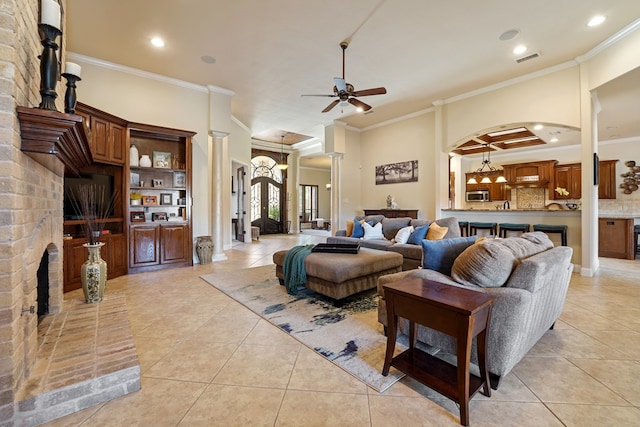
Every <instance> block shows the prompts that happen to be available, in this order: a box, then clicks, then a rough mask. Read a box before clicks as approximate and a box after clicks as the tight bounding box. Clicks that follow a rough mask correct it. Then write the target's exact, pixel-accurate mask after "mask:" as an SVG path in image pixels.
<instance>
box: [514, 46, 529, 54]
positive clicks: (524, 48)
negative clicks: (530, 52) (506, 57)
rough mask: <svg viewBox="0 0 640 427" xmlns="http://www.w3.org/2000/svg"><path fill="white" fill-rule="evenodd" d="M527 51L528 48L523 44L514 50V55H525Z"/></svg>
mask: <svg viewBox="0 0 640 427" xmlns="http://www.w3.org/2000/svg"><path fill="white" fill-rule="evenodd" d="M526 51H527V47H526V46H525V45H523V44H521V45H518V46H516V47H514V48H513V54H514V55H520V54H521V53H525V52H526Z"/></svg>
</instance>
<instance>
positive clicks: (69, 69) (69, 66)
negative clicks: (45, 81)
mask: <svg viewBox="0 0 640 427" xmlns="http://www.w3.org/2000/svg"><path fill="white" fill-rule="evenodd" d="M81 70H82V67H80V66H79V65H78V64H76V63H73V62H68V61H67V63H66V64H65V66H64V72H65V74H72V75H74V76H76V77H78V78H79V77H80V71H81Z"/></svg>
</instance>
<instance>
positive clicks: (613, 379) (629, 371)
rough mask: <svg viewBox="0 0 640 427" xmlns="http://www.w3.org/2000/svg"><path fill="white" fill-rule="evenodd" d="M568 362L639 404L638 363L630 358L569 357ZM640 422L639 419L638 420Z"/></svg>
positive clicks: (639, 376) (639, 371)
mask: <svg viewBox="0 0 640 427" xmlns="http://www.w3.org/2000/svg"><path fill="white" fill-rule="evenodd" d="M569 360H570V362H572V363H574V364H576V365H578V367H579V368H580V369H582V370H584V371H585V372H587V373H588V374H589V375H591V376H592V377H594V378H595V379H597V380H598V381H600V382H601V383H603V384H604V385H606V386H607V387H609V388H610V389H611V390H613V391H615V392H616V393H618V394H619V395H620V396H622V397H623V398H624V399H625V400H627V401H628V402H630V403H631V404H632V405H634V406H640V382H638V378H640V363H638V361H630V360H596V359H569ZM638 421H639V423H638V424H640V419H639V420H638Z"/></svg>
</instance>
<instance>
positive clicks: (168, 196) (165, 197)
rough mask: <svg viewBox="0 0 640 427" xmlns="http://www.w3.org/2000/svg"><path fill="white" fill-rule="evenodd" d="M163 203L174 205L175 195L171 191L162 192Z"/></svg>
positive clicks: (161, 201) (161, 202)
mask: <svg viewBox="0 0 640 427" xmlns="http://www.w3.org/2000/svg"><path fill="white" fill-rule="evenodd" d="M160 204H161V205H173V195H172V194H171V193H160Z"/></svg>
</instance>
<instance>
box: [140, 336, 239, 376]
mask: <svg viewBox="0 0 640 427" xmlns="http://www.w3.org/2000/svg"><path fill="white" fill-rule="evenodd" d="M236 348H237V345H236V344H221V343H210V342H206V341H199V340H186V341H182V342H180V343H178V344H176V345H175V346H174V347H173V348H172V349H171V351H169V352H168V353H167V354H166V355H164V356H163V357H162V358H161V359H160V360H159V361H158V362H157V363H155V364H154V365H153V366H152V367H151V368H150V369H148V370H146V371H145V372H144V375H145V376H148V377H154V378H166V379H173V380H182V381H193V382H201V383H207V384H208V383H210V382H211V380H212V379H213V377H214V376H215V375H216V374H217V373H218V372H219V371H220V369H221V368H222V366H224V364H225V363H227V361H228V360H229V357H231V355H232V354H233V352H234V351H235V350H236Z"/></svg>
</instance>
